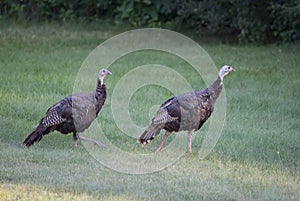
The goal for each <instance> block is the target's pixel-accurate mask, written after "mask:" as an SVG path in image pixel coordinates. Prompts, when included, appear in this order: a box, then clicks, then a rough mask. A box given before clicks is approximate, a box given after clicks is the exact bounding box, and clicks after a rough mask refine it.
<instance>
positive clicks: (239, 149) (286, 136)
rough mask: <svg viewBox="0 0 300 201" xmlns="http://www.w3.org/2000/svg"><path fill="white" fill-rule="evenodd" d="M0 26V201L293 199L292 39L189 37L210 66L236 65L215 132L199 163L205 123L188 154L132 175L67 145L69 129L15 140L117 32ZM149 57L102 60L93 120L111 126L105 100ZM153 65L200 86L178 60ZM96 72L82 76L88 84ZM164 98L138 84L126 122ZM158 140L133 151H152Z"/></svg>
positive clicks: (296, 67)
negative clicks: (26, 143)
mask: <svg viewBox="0 0 300 201" xmlns="http://www.w3.org/2000/svg"><path fill="white" fill-rule="evenodd" d="M0 26H1V27H0V47H1V48H0V69H1V71H0V72H1V73H0V119H1V121H0V128H1V135H0V140H1V141H0V150H1V152H0V158H1V163H0V200H113V201H114V200H298V199H299V197H300V186H299V183H300V169H299V167H300V137H299V133H300V101H299V97H300V90H299V86H300V79H299V78H300V45H299V43H298V44H290V45H267V46H254V45H247V46H240V45H227V44H219V43H218V42H207V41H206V40H203V39H202V38H200V37H198V38H197V37H194V39H195V40H196V41H198V42H199V44H200V45H201V46H202V47H203V48H204V49H205V50H206V51H207V52H208V53H209V54H210V56H211V57H212V59H213V60H214V62H215V63H216V66H217V67H219V66H221V65H223V64H230V65H232V66H234V67H235V68H236V70H237V71H236V72H235V73H233V74H231V75H229V76H228V77H226V78H225V81H224V83H225V87H226V98H227V105H226V107H227V108H226V109H227V112H226V124H225V127H224V129H223V132H222V136H221V138H220V139H219V141H218V143H217V145H216V146H215V148H214V149H213V151H212V152H211V153H210V155H209V156H208V157H206V158H205V159H204V160H200V159H199V156H198V154H197V152H198V151H199V149H200V147H201V143H202V141H203V135H204V133H205V130H206V129H207V125H206V126H204V128H203V129H202V130H200V131H198V132H197V133H196V135H195V137H194V141H193V153H192V154H188V153H186V154H184V155H183V156H182V157H181V158H179V159H178V160H177V161H176V162H175V163H173V164H171V165H170V166H169V167H167V168H165V169H163V170H161V171H158V172H155V173H150V174H141V175H134V174H125V173H121V172H117V171H114V170H112V169H110V168H108V167H105V166H104V165H102V164H101V163H99V162H98V161H97V160H95V159H94V158H93V157H92V156H91V155H90V154H89V153H88V152H87V150H86V149H85V147H84V146H82V144H81V143H80V144H79V147H78V149H77V150H74V149H73V143H72V136H71V135H69V136H64V135H60V134H58V133H57V132H55V133H51V134H49V135H48V136H46V137H44V138H43V140H42V141H41V142H40V143H39V144H37V145H34V146H33V147H31V148H30V149H26V148H23V147H22V146H21V143H22V141H23V140H24V139H25V137H26V136H27V135H28V134H29V133H30V132H31V131H32V130H33V129H34V128H35V126H36V125H37V123H38V121H39V120H40V118H41V117H42V116H43V114H44V113H45V112H46V110H47V109H48V107H49V106H51V105H52V104H54V103H55V102H57V101H59V100H61V99H62V98H64V97H65V96H67V95H69V94H71V93H73V87H74V82H75V79H76V76H77V73H78V70H79V69H80V66H81V64H82V63H83V61H84V60H85V58H86V57H87V56H88V54H89V53H90V52H91V51H92V50H93V49H94V48H95V47H97V46H98V45H99V44H100V43H101V42H103V41H105V40H106V39H108V38H110V37H112V36H114V35H116V34H118V33H121V32H122V29H121V28H117V27H114V26H111V25H109V24H104V25H102V24H98V25H94V26H91V25H77V26H76V25H66V26H58V25H53V24H46V25H28V24H27V25H20V24H14V25H8V24H0ZM158 55H159V56H161V55H162V54H161V53H159V54H157V53H155V52H151V51H144V52H140V53H136V54H135V55H133V56H132V59H130V57H129V58H127V60H126V59H124V60H122V59H121V60H120V62H119V64H120V65H122V66H123V68H122V70H119V69H118V64H115V65H113V66H111V68H110V69H111V71H112V72H113V76H111V77H109V78H107V79H106V83H107V88H108V100H107V102H106V106H105V107H104V108H103V111H101V113H100V115H99V118H98V120H99V122H101V121H105V122H108V124H112V125H113V124H114V122H112V121H113V119H112V118H111V112H110V105H111V103H110V97H111V95H112V89H113V88H114V86H115V84H116V83H117V82H118V80H119V79H120V78H121V77H122V73H124V72H127V71H129V70H130V68H132V67H133V66H136V65H140V64H146V63H150V62H151V61H153V60H155V61H158V57H159V56H158ZM159 58H160V57H159ZM162 61H163V62H165V63H167V64H168V66H174V69H175V70H177V71H178V72H180V74H182V75H183V76H184V77H185V78H187V79H188V81H189V82H190V83H191V86H192V87H193V88H194V89H202V88H204V87H205V86H204V84H203V82H202V80H201V79H199V78H198V77H197V76H194V72H193V71H182V72H181V71H180V69H181V68H180V66H181V65H187V64H186V63H184V62H180V61H179V60H178V58H173V57H166V58H164V59H162ZM124 66H125V67H124ZM126 66H127V68H126ZM123 71H124V72H123ZM96 77H97V75H96V74H95V75H91V80H94V81H95V83H96ZM91 90H94V89H93V88H91ZM170 96H172V94H170V93H169V92H168V91H167V90H165V89H163V88H160V87H157V86H148V87H147V88H145V87H144V88H141V89H140V90H139V91H138V92H137V93H136V94H135V95H134V96H133V97H132V99H131V102H130V108H131V110H132V111H130V115H131V117H132V119H133V121H135V122H136V123H138V124H142V125H143V126H146V125H147V124H148V123H149V121H150V119H149V115H148V114H149V113H148V111H149V109H151V105H152V104H153V105H155V104H156V105H157V104H160V103H162V101H163V100H166V99H168V98H169V97H170ZM105 129H106V130H105ZM108 129H111V127H107V128H106V127H105V128H104V132H105V133H106V135H107V138H108V139H110V141H111V142H113V143H114V144H115V145H116V146H117V147H118V148H120V149H121V150H124V151H126V152H130V151H133V152H141V151H140V149H141V148H139V146H138V145H137V144H136V142H135V139H134V138H131V137H128V136H126V135H123V134H122V132H119V131H118V129H111V130H108ZM85 134H86V136H88V135H89V134H88V133H85ZM183 135H184V137H183V139H184V140H186V136H185V135H186V134H183ZM161 137H162V134H161V136H159V137H158V138H159V139H156V140H154V141H153V142H152V143H151V144H149V145H147V148H146V149H145V150H142V152H143V153H147V152H152V151H154V150H155V148H156V147H157V145H158V144H159V142H160V139H161ZM173 137H174V136H173ZM172 139H173V138H172V137H170V139H169V141H172ZM169 141H168V142H169ZM116 158H117V157H116ZM111 160H114V158H112V159H111ZM122 162H123V161H120V163H122ZM127 162H129V163H130V161H127Z"/></svg>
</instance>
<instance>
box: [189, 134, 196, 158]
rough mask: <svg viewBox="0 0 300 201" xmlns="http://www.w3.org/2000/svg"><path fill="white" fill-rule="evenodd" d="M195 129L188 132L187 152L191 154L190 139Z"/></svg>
mask: <svg viewBox="0 0 300 201" xmlns="http://www.w3.org/2000/svg"><path fill="white" fill-rule="evenodd" d="M194 131H195V129H193V130H190V131H188V151H189V152H190V153H191V152H192V138H193V133H194Z"/></svg>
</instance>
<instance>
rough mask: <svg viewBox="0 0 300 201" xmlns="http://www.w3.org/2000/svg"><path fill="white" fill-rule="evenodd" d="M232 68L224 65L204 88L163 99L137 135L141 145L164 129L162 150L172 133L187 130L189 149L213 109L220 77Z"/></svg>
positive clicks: (221, 80)
mask: <svg viewBox="0 0 300 201" xmlns="http://www.w3.org/2000/svg"><path fill="white" fill-rule="evenodd" d="M231 71H234V69H233V68H232V67H231V66H227V65H226V66H223V67H222V68H221V70H220V71H219V76H218V78H217V79H216V80H215V82H214V83H212V84H211V85H210V86H209V87H207V88H205V89H203V90H196V91H192V92H187V93H184V94H181V95H179V96H175V97H172V98H170V99H169V100H167V101H165V102H164V103H163V104H162V105H161V107H160V108H159V110H158V111H157V114H156V116H154V117H153V119H152V122H151V124H150V126H149V127H148V128H147V129H146V130H145V131H144V132H143V133H142V134H141V136H140V137H139V138H138V143H140V144H141V145H142V146H144V145H146V144H148V143H149V142H151V141H152V140H153V139H154V138H155V136H156V135H158V134H159V133H160V131H161V129H164V130H166V133H165V135H164V137H163V139H162V142H161V144H160V145H159V147H158V150H161V149H162V147H163V145H164V143H165V141H166V139H167V137H168V136H169V135H170V134H171V133H172V132H178V131H188V150H189V152H191V151H192V147H191V146H192V145H191V144H192V134H193V133H194V131H197V130H199V129H200V128H201V127H202V125H203V124H204V123H205V122H206V121H207V119H208V118H209V117H210V116H211V114H212V112H213V111H214V104H215V101H216V100H217V98H218V96H219V95H220V93H221V91H222V88H223V77H224V76H225V75H227V74H228V73H229V72H231Z"/></svg>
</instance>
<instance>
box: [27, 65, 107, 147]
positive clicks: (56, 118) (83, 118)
mask: <svg viewBox="0 0 300 201" xmlns="http://www.w3.org/2000/svg"><path fill="white" fill-rule="evenodd" d="M102 71H104V72H105V73H104V74H103V77H101V76H100V72H102ZM100 72H99V79H98V83H97V88H96V91H94V92H87V93H79V94H74V95H70V96H68V97H66V98H64V99H62V100H61V101H59V102H58V103H56V104H54V105H53V106H52V107H50V108H49V109H48V110H47V112H46V115H45V117H43V118H42V119H41V120H40V123H39V125H38V126H37V128H36V129H35V130H34V131H33V132H32V133H31V134H30V135H29V136H28V137H27V138H26V139H25V140H24V142H23V145H24V146H26V147H30V146H31V145H32V144H34V143H35V142H39V141H40V140H41V139H42V137H43V136H44V135H46V134H49V133H50V132H52V131H55V130H56V131H59V132H60V133H62V134H68V133H73V139H74V146H75V147H76V146H77V140H78V138H80V139H82V140H86V141H91V142H94V143H95V144H97V145H99V146H103V145H102V144H101V143H100V142H98V141H95V140H92V139H89V138H85V137H83V136H81V135H80V133H81V132H83V131H84V130H85V129H87V128H88V127H89V126H90V125H91V123H92V122H93V121H94V120H95V119H96V117H97V116H98V114H99V112H100V110H101V108H102V106H103V105H104V103H105V100H106V86H105V84H104V83H103V79H104V77H105V76H106V75H107V74H108V73H110V72H109V71H108V70H106V69H102V70H101V71H100ZM110 74H111V73H110ZM100 78H101V79H100Z"/></svg>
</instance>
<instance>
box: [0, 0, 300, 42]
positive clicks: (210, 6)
mask: <svg viewBox="0 0 300 201" xmlns="http://www.w3.org/2000/svg"><path fill="white" fill-rule="evenodd" d="M8 18H14V19H17V20H26V21H59V22H61V21H76V20H87V21H93V20H95V19H104V18H105V19H111V20H113V21H114V22H115V23H116V24H122V23H129V24H131V25H132V26H134V27H161V26H164V25H173V26H176V25H179V24H180V25H185V26H187V27H189V28H192V29H194V30H195V31H196V32H197V31H199V30H205V31H208V32H209V33H211V34H215V35H227V36H228V35H229V36H231V37H234V38H236V39H238V40H239V41H240V42H256V43H270V42H294V41H296V40H299V38H300V33H299V30H300V1H299V0H265V1H261V0H244V1H240V0H216V1H210V0H200V1H199V0H173V1H171V0H116V1H112V0H85V1H82V0H66V1H65V0H42V1H40V0H1V1H0V19H2V20H3V19H8Z"/></svg>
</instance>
